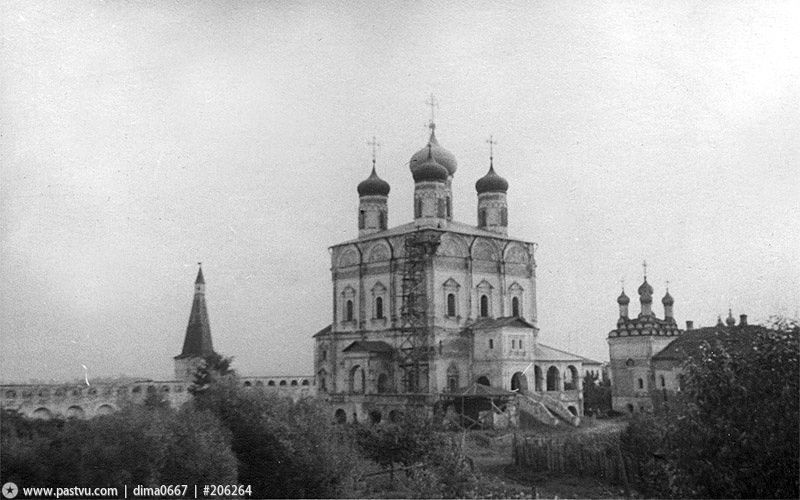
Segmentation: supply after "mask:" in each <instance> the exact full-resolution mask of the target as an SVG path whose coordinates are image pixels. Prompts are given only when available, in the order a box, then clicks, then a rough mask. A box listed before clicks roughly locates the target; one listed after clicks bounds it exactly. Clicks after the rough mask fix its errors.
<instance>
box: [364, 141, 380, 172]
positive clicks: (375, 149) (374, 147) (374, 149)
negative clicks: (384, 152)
mask: <svg viewBox="0 0 800 500" xmlns="http://www.w3.org/2000/svg"><path fill="white" fill-rule="evenodd" d="M367 145H368V146H372V166H373V167H374V166H375V156H376V155H377V152H378V148H379V147H380V146H381V144H380V143H379V142H378V141H377V140H376V139H375V136H374V135H373V136H372V140H371V141H367Z"/></svg>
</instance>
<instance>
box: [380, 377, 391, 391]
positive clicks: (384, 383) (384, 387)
mask: <svg viewBox="0 0 800 500" xmlns="http://www.w3.org/2000/svg"><path fill="white" fill-rule="evenodd" d="M378 392H381V393H383V392H389V376H388V375H386V374H385V373H381V374H380V375H378Z"/></svg>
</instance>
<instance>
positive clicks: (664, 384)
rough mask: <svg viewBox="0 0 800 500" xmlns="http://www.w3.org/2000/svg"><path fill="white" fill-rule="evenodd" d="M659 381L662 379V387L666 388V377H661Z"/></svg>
mask: <svg viewBox="0 0 800 500" xmlns="http://www.w3.org/2000/svg"><path fill="white" fill-rule="evenodd" d="M659 379H660V382H661V387H666V386H667V381H666V380H664V375H661V376H660V377H659Z"/></svg>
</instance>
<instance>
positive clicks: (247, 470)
mask: <svg viewBox="0 0 800 500" xmlns="http://www.w3.org/2000/svg"><path fill="white" fill-rule="evenodd" d="M193 405H194V406H195V407H196V408H198V409H201V410H207V411H209V412H211V413H213V414H214V415H216V416H217V418H219V420H220V421H221V422H222V424H223V425H224V426H225V427H226V428H227V429H228V430H229V431H230V433H231V436H232V441H231V446H232V450H233V453H235V455H236V457H237V459H238V460H239V483H240V484H249V485H252V487H253V497H254V498H266V497H269V498H309V497H311V498H318V497H335V496H340V495H343V494H345V493H347V492H349V491H350V489H351V488H352V485H353V483H354V482H355V480H356V479H357V478H358V476H359V474H360V468H359V467H358V463H359V458H358V455H357V453H356V451H355V448H354V446H353V445H352V442H351V440H350V439H349V436H348V435H347V434H346V431H345V430H344V429H342V428H340V427H337V426H335V425H334V424H333V423H332V422H331V420H330V418H329V416H328V412H326V411H324V409H323V408H322V407H320V406H319V405H318V404H317V403H316V402H314V401H308V400H303V401H299V402H297V403H295V402H292V400H290V399H288V398H282V397H278V396H275V395H270V394H266V393H265V392H264V391H262V390H259V389H257V388H254V387H253V388H247V389H245V388H242V387H241V385H240V384H239V383H238V381H237V379H236V378H235V377H231V376H227V377H220V378H219V379H217V380H216V381H215V383H212V384H210V385H208V386H206V387H205V388H204V389H203V390H202V391H198V392H196V394H195V399H194V401H193Z"/></svg>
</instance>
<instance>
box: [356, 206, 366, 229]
mask: <svg viewBox="0 0 800 500" xmlns="http://www.w3.org/2000/svg"><path fill="white" fill-rule="evenodd" d="M365 220H366V214H365V213H364V211H363V210H360V211H359V212H358V228H359V229H364V226H365V223H364V221H365Z"/></svg>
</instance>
